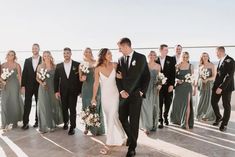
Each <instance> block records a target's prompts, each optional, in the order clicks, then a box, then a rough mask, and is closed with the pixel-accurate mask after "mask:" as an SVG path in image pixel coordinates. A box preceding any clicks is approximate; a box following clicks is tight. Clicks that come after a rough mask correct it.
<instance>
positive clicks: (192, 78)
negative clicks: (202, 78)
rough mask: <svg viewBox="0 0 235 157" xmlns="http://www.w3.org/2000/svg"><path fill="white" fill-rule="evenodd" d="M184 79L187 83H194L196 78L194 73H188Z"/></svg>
mask: <svg viewBox="0 0 235 157" xmlns="http://www.w3.org/2000/svg"><path fill="white" fill-rule="evenodd" d="M184 78H185V79H184V81H183V82H187V83H193V82H194V80H195V78H194V75H192V74H190V73H188V74H186V75H185V76H184Z"/></svg>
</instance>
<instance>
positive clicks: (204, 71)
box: [199, 68, 210, 80]
mask: <svg viewBox="0 0 235 157" xmlns="http://www.w3.org/2000/svg"><path fill="white" fill-rule="evenodd" d="M199 76H200V78H202V79H203V80H205V79H207V78H208V77H209V76H210V72H209V71H208V69H206V68H200V71H199Z"/></svg>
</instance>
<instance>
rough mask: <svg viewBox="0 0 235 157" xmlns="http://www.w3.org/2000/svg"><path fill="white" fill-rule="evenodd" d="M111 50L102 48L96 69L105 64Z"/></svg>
mask: <svg viewBox="0 0 235 157" xmlns="http://www.w3.org/2000/svg"><path fill="white" fill-rule="evenodd" d="M108 51H109V49H108V48H102V49H101V50H100V51H99V55H98V63H97V65H96V67H99V66H101V65H102V64H104V62H105V60H106V58H105V56H106V54H107V53H108Z"/></svg>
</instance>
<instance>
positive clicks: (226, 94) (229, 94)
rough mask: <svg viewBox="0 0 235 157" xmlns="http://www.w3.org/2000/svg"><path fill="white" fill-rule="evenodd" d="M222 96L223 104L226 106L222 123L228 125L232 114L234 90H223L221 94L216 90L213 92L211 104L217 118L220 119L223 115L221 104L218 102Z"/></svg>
mask: <svg viewBox="0 0 235 157" xmlns="http://www.w3.org/2000/svg"><path fill="white" fill-rule="evenodd" d="M221 97H222V104H223V107H224V115H223V120H222V125H228V121H229V118H230V114H231V97H232V92H230V91H228V92H227V91H223V92H222V93H221V94H216V92H215V91H213V92H212V96H211V105H212V107H213V110H214V112H215V116H216V120H219V119H221V118H222V116H221V114H220V109H219V105H218V102H219V100H220V98H221Z"/></svg>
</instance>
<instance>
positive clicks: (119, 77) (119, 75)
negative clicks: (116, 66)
mask: <svg viewBox="0 0 235 157" xmlns="http://www.w3.org/2000/svg"><path fill="white" fill-rule="evenodd" d="M116 77H117V78H118V79H122V73H121V72H120V71H118V72H117V75H116Z"/></svg>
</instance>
